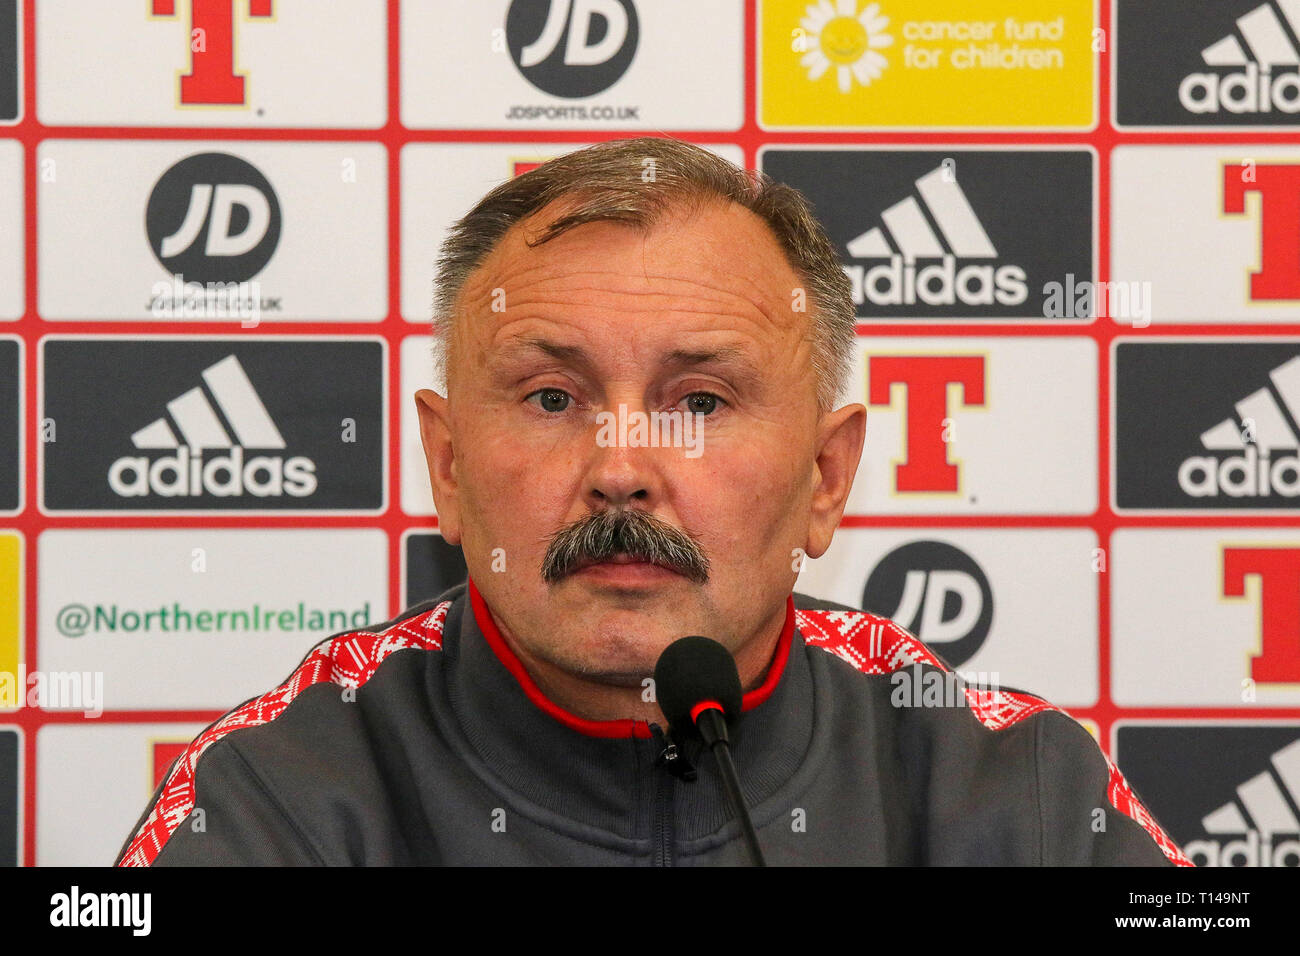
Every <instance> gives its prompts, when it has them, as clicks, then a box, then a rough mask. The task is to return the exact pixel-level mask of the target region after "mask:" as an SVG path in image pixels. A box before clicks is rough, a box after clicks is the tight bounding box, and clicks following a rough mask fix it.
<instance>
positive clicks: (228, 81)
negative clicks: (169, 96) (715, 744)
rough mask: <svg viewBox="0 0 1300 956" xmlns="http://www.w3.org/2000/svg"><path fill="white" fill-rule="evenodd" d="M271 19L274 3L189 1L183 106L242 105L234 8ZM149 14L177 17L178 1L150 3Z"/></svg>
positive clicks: (259, 0) (153, 0) (257, 0)
mask: <svg viewBox="0 0 1300 956" xmlns="http://www.w3.org/2000/svg"><path fill="white" fill-rule="evenodd" d="M241 2H247V4H248V16H249V17H250V18H252V17H270V16H271V5H272V0H190V72H189V73H186V74H183V75H182V76H181V78H180V80H181V105H183V106H243V105H244V102H245V100H244V74H242V73H236V72H235V5H236V4H238V3H241ZM149 12H150V14H151V15H152V16H155V17H174V16H176V0H150V10H149Z"/></svg>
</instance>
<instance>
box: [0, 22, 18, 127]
mask: <svg viewBox="0 0 1300 956" xmlns="http://www.w3.org/2000/svg"><path fill="white" fill-rule="evenodd" d="M20 68H21V67H20V64H19V62H18V0H0V123H12V122H15V121H16V120H17V119H18V106H19V104H18V76H19V69H20Z"/></svg>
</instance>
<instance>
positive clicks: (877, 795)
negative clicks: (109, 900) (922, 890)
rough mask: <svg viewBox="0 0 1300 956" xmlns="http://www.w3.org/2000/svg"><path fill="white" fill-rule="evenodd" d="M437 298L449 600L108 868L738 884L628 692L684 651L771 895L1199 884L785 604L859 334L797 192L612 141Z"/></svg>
mask: <svg viewBox="0 0 1300 956" xmlns="http://www.w3.org/2000/svg"><path fill="white" fill-rule="evenodd" d="M439 266H440V269H439V277H438V301H437V304H436V314H435V319H436V333H437V360H438V368H439V369H440V371H441V373H442V377H443V378H444V379H445V389H444V391H445V394H442V395H440V394H438V393H435V392H433V391H428V390H425V391H421V392H419V393H418V394H417V396H416V398H417V404H418V409H419V415H420V424H421V432H422V437H423V442H424V448H425V453H426V457H427V459H428V466H429V476H430V480H431V482H432V486H433V494H434V500H435V502H436V505H437V510H438V518H439V525H440V529H441V532H442V534H443V536H444V537H445V538H446V539H447V540H448V541H450V542H452V543H453V544H459V545H461V546H462V547H463V549H464V554H465V562H466V565H467V566H468V569H469V581H468V583H467V584H466V585H462V586H460V587H458V588H453V589H452V590H451V591H449V592H447V593H446V594H444V595H442V596H440V597H439V598H437V599H434V600H433V601H429V602H426V603H424V604H421V605H418V606H417V607H415V608H411V609H409V610H408V611H406V612H404V613H403V614H402V615H399V617H398V618H396V619H394V621H391V622H388V623H386V624H382V625H378V626H376V627H373V628H368V629H366V630H364V631H357V632H350V633H346V634H341V635H337V636H335V637H334V638H331V639H330V640H328V641H326V642H324V643H323V644H321V645H320V646H319V647H317V648H316V649H315V650H314V651H312V653H311V654H309V655H308V657H307V658H306V660H305V661H304V662H303V664H302V665H301V666H300V667H299V668H298V670H297V671H295V673H294V674H293V675H292V676H291V677H290V678H289V679H288V680H287V681H286V682H285V683H284V684H283V685H281V686H280V687H279V688H277V689H276V690H274V691H272V692H271V693H269V694H267V695H264V696H262V697H260V698H257V699H255V700H252V701H249V702H247V703H245V704H244V705H243V706H241V707H240V708H238V709H236V710H235V711H233V712H231V713H230V714H228V715H227V716H226V717H224V718H222V719H221V720H220V721H218V722H217V723H216V724H214V725H212V726H211V727H209V728H208V729H207V730H206V731H205V732H204V733H203V734H202V735H200V737H199V738H198V739H197V740H196V741H195V742H194V743H193V744H192V745H191V746H190V748H189V749H188V750H187V752H186V753H185V754H184V755H183V756H182V757H180V758H179V759H178V760H177V762H176V764H175V765H174V766H173V767H172V769H171V771H170V772H169V774H168V776H167V778H166V779H165V780H164V782H163V783H162V785H161V786H160V787H159V790H158V792H157V793H156V794H155V795H154V798H153V801H152V803H151V806H150V808H149V809H148V810H147V811H146V813H145V815H144V816H143V817H142V819H141V822H140V824H139V826H138V827H137V828H136V831H135V833H134V834H133V835H132V837H131V838H129V839H128V841H127V844H126V846H124V848H123V851H122V854H121V856H120V858H119V861H120V862H121V863H124V864H129V865H139V864H168V863H171V864H202V863H233V864H273V863H289V864H300V863H310V864H406V863H503V864H536V863H589V864H664V865H669V864H682V865H701V864H735V863H745V862H747V861H748V857H747V855H746V847H745V844H744V843H743V841H742V838H741V832H740V827H739V824H738V823H737V822H736V821H735V820H734V819H732V814H731V810H730V808H729V805H728V803H727V799H726V794H725V791H724V789H723V786H722V783H721V782H720V777H719V774H718V772H717V767H716V765H715V763H714V761H713V756H712V754H710V753H707V752H703V747H702V745H701V744H700V742H699V741H698V740H697V739H696V738H695V737H694V736H692V735H690V734H689V733H687V732H686V731H687V730H688V729H689V728H682V727H678V726H673V727H671V728H669V729H670V730H671V731H672V734H671V736H670V735H669V734H667V733H665V720H664V717H663V714H662V713H661V712H660V709H659V705H658V702H657V696H656V693H655V690H656V688H655V685H654V683H653V680H652V678H651V675H652V674H653V673H654V670H655V664H656V661H657V660H658V658H659V655H660V654H661V652H662V651H663V650H664V648H665V647H667V646H668V645H669V644H670V643H672V642H673V641H674V640H676V639H678V638H680V637H682V636H685V635H693V634H701V635H705V636H708V637H710V638H712V639H714V640H716V641H718V642H719V643H721V644H722V645H723V646H724V647H726V649H727V650H728V651H730V653H731V655H732V656H733V657H734V659H735V662H736V666H737V669H738V672H739V676H740V680H741V685H742V688H743V690H744V691H745V694H744V698H743V705H742V706H743V713H742V715H741V717H740V719H739V720H738V721H737V722H736V723H735V724H734V725H733V727H732V729H731V738H732V752H733V753H734V756H735V763H736V765H737V766H738V768H739V774H740V782H741V789H742V793H743V796H744V798H745V802H746V804H747V806H748V807H749V808H750V811H751V814H752V818H753V822H754V825H755V827H756V829H757V835H758V839H759V843H760V845H761V847H762V849H763V851H764V853H765V854H766V857H767V860H768V862H769V863H773V864H802V863H811V864H819V863H870V864H886V863H888V864H951V863H975V864H1116V863H1127V864H1147V865H1150V864H1166V863H1169V862H1171V861H1172V862H1176V863H1184V864H1185V863H1186V862H1187V861H1186V859H1185V857H1183V855H1182V854H1181V853H1180V851H1179V850H1178V848H1177V847H1176V846H1174V845H1173V843H1172V842H1171V841H1170V840H1169V839H1168V837H1167V836H1165V834H1164V833H1163V832H1162V831H1161V830H1160V828H1159V826H1158V825H1157V824H1156V823H1155V822H1154V821H1153V820H1152V819H1151V818H1150V817H1149V816H1148V815H1147V813H1146V812H1145V810H1144V809H1143V808H1142V806H1141V805H1140V804H1139V802H1138V801H1137V799H1136V797H1135V796H1134V795H1133V794H1132V792H1131V791H1130V790H1129V788H1128V787H1127V785H1126V784H1125V782H1124V780H1123V778H1122V777H1121V776H1120V774H1119V772H1118V771H1117V770H1116V769H1115V768H1114V767H1113V766H1111V765H1110V764H1109V763H1108V761H1107V760H1106V759H1105V758H1104V757H1103V755H1102V754H1101V752H1100V750H1099V749H1098V748H1097V746H1096V744H1095V743H1094V742H1093V740H1092V738H1091V737H1090V736H1089V735H1088V733H1087V732H1086V731H1085V730H1084V729H1083V728H1082V727H1080V726H1079V725H1078V724H1077V723H1075V722H1074V721H1073V720H1071V719H1070V718H1069V717H1068V716H1066V715H1065V714H1063V713H1062V712H1060V711H1058V710H1056V709H1055V708H1053V707H1052V706H1051V705H1050V704H1047V703H1046V702H1044V701H1041V700H1039V699H1038V698H1035V697H1031V696H1029V695H1025V694H1018V693H1009V692H1000V691H996V690H978V689H973V688H964V689H963V691H962V693H961V694H960V695H959V699H958V700H955V701H946V702H940V703H939V704H938V705H937V706H920V707H918V706H913V705H914V704H915V703H916V701H915V700H914V699H913V698H912V697H909V696H907V695H896V694H895V693H894V691H895V687H896V685H895V683H894V682H892V681H891V676H890V675H891V674H893V673H897V672H900V671H901V670H903V669H907V670H909V671H911V670H912V668H913V666H914V665H915V667H916V671H915V672H916V673H921V672H925V673H931V672H933V673H946V672H947V668H946V667H945V665H943V664H942V662H940V661H939V660H938V658H936V657H935V655H933V654H932V653H931V652H929V651H928V650H927V649H926V648H925V647H924V645H922V644H921V643H920V642H919V641H918V640H917V639H916V638H914V637H912V636H911V635H909V634H908V633H907V632H906V631H904V630H902V629H901V628H899V627H898V626H896V625H894V624H893V623H892V622H890V621H888V620H886V619H884V618H880V617H877V616H875V615H872V614H868V613H864V612H861V611H856V610H853V609H851V608H844V607H842V606H839V605H831V604H827V603H825V602H818V601H814V600H812V599H809V598H806V597H804V596H802V595H792V593H791V592H792V588H793V586H794V583H795V579H796V578H797V575H798V569H799V568H800V566H801V564H802V562H803V560H804V558H805V556H806V557H810V558H817V557H819V556H821V555H822V554H823V553H824V552H825V551H826V549H827V547H828V546H829V545H830V542H831V537H832V534H833V533H834V530H835V528H836V526H837V525H838V523H839V520H840V517H841V515H842V513H843V510H844V506H845V501H846V500H847V497H848V494H849V490H850V487H851V485H852V482H853V477H854V473H855V471H856V469H857V465H858V460H859V457H860V455H861V453H862V446H863V438H864V432H865V421H866V410H865V409H864V408H863V407H862V406H861V405H856V404H853V405H843V406H840V407H837V401H838V399H839V397H840V396H841V395H842V394H843V392H844V390H845V387H846V379H847V376H848V369H849V357H850V354H851V349H852V347H853V341H854V340H853V337H854V311H853V306H852V302H851V300H850V295H849V285H848V280H847V279H846V277H845V275H844V273H843V271H842V270H841V268H840V266H839V263H838V260H837V258H836V255H835V251H834V248H833V246H832V245H831V243H830V242H829V240H828V239H827V237H826V235H825V233H824V231H823V230H822V229H821V227H820V225H819V224H818V223H817V222H816V220H815V219H814V218H813V217H812V215H811V213H810V210H809V209H808V207H807V205H806V203H805V202H804V200H803V199H802V197H801V196H800V195H799V194H798V193H797V192H795V191H794V190H791V189H789V188H788V187H784V186H782V185H779V184H776V183H773V182H771V181H769V180H767V179H766V178H765V177H761V176H757V175H755V174H751V173H748V172H746V171H744V170H740V169H737V168H736V167H734V166H732V165H731V164H729V163H726V162H724V161H722V160H720V159H718V158H717V157H715V156H714V155H713V154H711V153H709V152H707V151H705V150H702V149H699V148H697V147H694V146H690V145H687V144H685V143H680V142H676V141H672V140H667V139H648V138H646V139H634V140H627V141H616V142H611V143H605V144H602V145H598V146H595V147H591V148H589V149H585V150H581V151H578V152H575V153H571V154H569V155H567V156H564V157H561V158H559V159H556V160H553V161H551V162H549V163H546V164H544V165H542V166H541V167H539V168H537V169H536V170H534V171H532V172H529V173H527V174H526V175H524V176H521V177H518V178H516V179H514V180H512V181H509V182H506V183H504V184H502V185H501V186H499V187H497V188H496V189H494V190H493V191H492V192H491V193H489V194H488V195H487V196H486V197H485V198H484V199H483V200H482V201H481V202H480V203H479V204H478V205H477V206H476V207H475V208H474V209H473V210H472V211H471V212H470V213H469V214H468V215H466V216H465V217H464V218H463V219H462V220H460V221H459V222H458V223H457V224H456V226H455V228H454V230H453V232H452V234H451V236H450V238H449V239H448V241H447V243H446V244H445V246H444V248H443V255H442V258H441V259H440V263H439ZM900 696H902V697H903V699H902V700H900V699H899V698H900ZM927 700H928V698H927ZM931 703H933V702H932V701H931ZM674 738H675V739H674Z"/></svg>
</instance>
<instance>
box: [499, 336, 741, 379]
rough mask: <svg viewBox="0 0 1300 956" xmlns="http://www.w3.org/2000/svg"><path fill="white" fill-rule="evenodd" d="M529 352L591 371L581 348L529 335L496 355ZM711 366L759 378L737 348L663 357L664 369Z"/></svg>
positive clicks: (676, 351)
mask: <svg viewBox="0 0 1300 956" xmlns="http://www.w3.org/2000/svg"><path fill="white" fill-rule="evenodd" d="M529 352H540V353H542V354H544V355H549V356H551V357H552V358H554V359H558V360H559V361H561V362H566V363H568V364H570V365H576V366H580V367H583V366H585V367H587V368H590V367H591V366H592V364H593V363H592V361H591V358H590V357H589V356H588V355H587V351H586V349H584V348H583V347H582V346H580V345H564V344H562V343H559V342H552V341H551V340H550V339H543V338H537V337H535V336H531V335H529V336H522V337H520V338H516V339H513V340H511V341H510V342H507V343H506V344H504V345H502V346H501V349H500V352H499V353H498V354H500V355H502V356H503V357H505V358H507V359H512V358H514V357H516V356H518V355H521V354H526V353H529ZM712 363H717V364H720V365H726V366H730V367H731V368H733V369H734V370H735V371H736V372H738V373H739V375H740V377H741V378H742V379H744V380H745V381H750V380H757V379H759V378H760V377H761V375H760V372H759V369H758V366H757V365H756V364H755V363H754V361H753V359H752V358H751V357H750V354H749V352H748V351H747V350H746V349H744V348H741V347H740V346H738V345H720V346H717V347H714V348H698V349H692V348H679V349H673V350H672V351H670V352H668V353H667V354H665V355H664V359H663V364H664V366H665V367H666V368H672V369H676V368H696V367H698V366H701V365H709V364H712Z"/></svg>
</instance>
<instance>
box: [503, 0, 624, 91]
mask: <svg viewBox="0 0 1300 956" xmlns="http://www.w3.org/2000/svg"><path fill="white" fill-rule="evenodd" d="M639 32H640V31H639V29H638V26H637V16H636V7H634V6H633V5H632V0H514V3H512V4H511V5H510V11H509V13H507V14H506V44H507V45H508V46H509V48H510V56H511V57H512V58H513V59H514V61H515V66H517V67H518V68H519V72H520V73H522V74H523V76H524V79H526V80H527V81H528V82H529V83H531V84H533V86H535V87H537V88H538V89H539V90H541V91H543V92H544V93H550V94H551V95H552V96H563V97H566V98H568V99H577V98H579V97H584V96H592V95H594V94H596V93H601V92H603V91H605V90H607V89H609V88H610V87H611V86H613V85H614V84H615V83H617V82H618V80H619V79H620V78H621V77H622V76H623V74H624V73H625V72H627V68H628V65H629V64H631V62H632V57H633V56H634V55H635V54H636V46H637V38H638V35H639Z"/></svg>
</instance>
